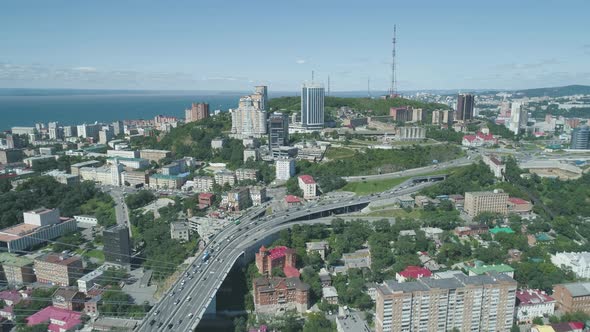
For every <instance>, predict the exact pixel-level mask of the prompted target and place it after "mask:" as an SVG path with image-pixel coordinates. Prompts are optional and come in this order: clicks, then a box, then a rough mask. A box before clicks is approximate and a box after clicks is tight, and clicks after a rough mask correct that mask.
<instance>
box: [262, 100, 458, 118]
mask: <svg viewBox="0 0 590 332" xmlns="http://www.w3.org/2000/svg"><path fill="white" fill-rule="evenodd" d="M269 105H270V107H271V108H272V109H273V110H275V111H283V112H285V113H292V112H293V111H299V110H301V97H279V98H273V99H271V100H270V101H269ZM324 105H325V106H326V108H334V109H335V108H339V107H342V106H348V107H350V108H352V109H355V110H358V111H366V110H373V115H389V108H390V107H401V106H412V107H415V108H423V109H425V110H426V111H432V110H435V109H448V106H446V105H442V104H436V103H423V102H419V101H415V100H409V99H404V98H394V99H369V98H343V97H326V98H325V101H324Z"/></svg>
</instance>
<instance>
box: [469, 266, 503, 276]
mask: <svg viewBox="0 0 590 332" xmlns="http://www.w3.org/2000/svg"><path fill="white" fill-rule="evenodd" d="M467 270H468V271H469V272H472V273H474V274H476V275H483V274H485V273H488V272H497V273H506V272H514V269H513V268H512V266H510V265H506V264H498V265H481V266H476V267H469V268H467Z"/></svg>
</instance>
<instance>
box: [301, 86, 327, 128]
mask: <svg viewBox="0 0 590 332" xmlns="http://www.w3.org/2000/svg"><path fill="white" fill-rule="evenodd" d="M301 126H302V127H303V128H304V129H306V130H321V129H322V128H324V87H323V86H322V85H320V84H313V83H312V84H304V85H303V87H302V88H301Z"/></svg>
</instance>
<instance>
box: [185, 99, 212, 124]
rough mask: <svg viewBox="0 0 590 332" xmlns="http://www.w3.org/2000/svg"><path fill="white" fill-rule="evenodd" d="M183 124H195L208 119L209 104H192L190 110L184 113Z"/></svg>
mask: <svg viewBox="0 0 590 332" xmlns="http://www.w3.org/2000/svg"><path fill="white" fill-rule="evenodd" d="M184 114H185V116H184V118H185V122H186V123H189V122H195V121H200V120H203V119H206V118H208V117H209V104H207V103H193V104H192V106H191V108H189V109H187V110H185V111H184Z"/></svg>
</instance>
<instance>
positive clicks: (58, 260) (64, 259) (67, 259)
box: [35, 253, 80, 265]
mask: <svg viewBox="0 0 590 332" xmlns="http://www.w3.org/2000/svg"><path fill="white" fill-rule="evenodd" d="M35 260H36V261H37V260H38V261H42V262H47V263H53V264H59V265H70V264H71V263H74V262H77V261H79V260H80V257H78V256H67V255H60V254H54V253H49V254H45V255H43V256H39V257H37V258H35Z"/></svg>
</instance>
